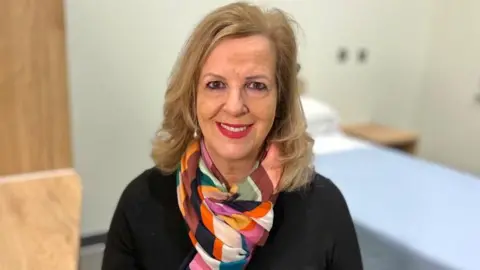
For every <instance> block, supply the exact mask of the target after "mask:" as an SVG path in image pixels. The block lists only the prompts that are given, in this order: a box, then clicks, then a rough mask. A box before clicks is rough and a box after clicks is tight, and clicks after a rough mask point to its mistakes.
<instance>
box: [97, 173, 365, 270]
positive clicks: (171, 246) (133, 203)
mask: <svg viewBox="0 0 480 270" xmlns="http://www.w3.org/2000/svg"><path fill="white" fill-rule="evenodd" d="M187 233H188V231H187V227H186V225H185V223H184V220H183V218H182V215H181V213H180V210H179V208H178V205H177V194H176V179H175V175H173V174H172V175H163V174H162V173H161V172H160V171H159V170H158V169H155V168H152V169H149V170H146V171H145V172H144V173H142V174H141V175H139V176H138V177H137V178H136V179H134V180H133V181H132V182H131V183H130V184H129V185H128V186H127V187H126V189H125V190H124V191H123V193H122V195H121V197H120V200H119V202H118V205H117V208H116V210H115V213H114V215H113V218H112V222H111V225H110V229H109V232H108V235H107V242H106V247H105V253H104V258H103V266H102V269H103V270H134V269H135V270H159V269H166V270H170V269H172V270H178V269H181V268H182V267H183V266H182V262H183V261H184V260H185V258H187V257H191V256H192V255H193V254H194V252H195V249H194V248H193V246H192V244H191V242H190V239H189V237H188V235H187ZM246 269H247V270H252V269H254V270H255V269H261V270H268V269H275V270H283V269H285V270H307V269H311V270H314V269H315V270H317V269H325V270H327V269H328V270H361V269H363V267H362V260H361V257H360V250H359V245H358V241H357V236H356V233H355V228H354V226H353V222H352V219H351V216H350V213H349V210H348V207H347V204H346V202H345V200H344V197H343V196H342V194H341V192H340V191H339V189H338V188H337V187H336V186H335V185H334V184H333V183H332V182H331V181H330V180H329V179H326V178H324V177H323V176H321V175H319V174H316V175H315V177H314V180H313V181H312V183H311V185H309V186H308V187H307V188H304V189H301V190H298V191H295V192H290V193H286V192H285V193H280V194H279V196H278V199H277V201H276V204H275V206H274V222H273V227H272V229H271V231H270V235H269V237H268V240H267V242H266V244H265V245H264V246H263V247H257V248H256V249H255V251H254V253H253V255H252V259H251V261H250V263H249V264H248V266H247V268H246Z"/></svg>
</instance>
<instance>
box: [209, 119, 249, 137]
mask: <svg viewBox="0 0 480 270" xmlns="http://www.w3.org/2000/svg"><path fill="white" fill-rule="evenodd" d="M216 124H217V128H218V129H219V131H220V133H222V134H223V135H224V136H225V137H227V138H230V139H240V138H243V137H245V136H247V135H248V134H249V133H250V131H251V130H252V126H253V124H230V123H223V122H216Z"/></svg>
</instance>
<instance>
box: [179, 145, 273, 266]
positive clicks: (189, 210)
mask: <svg viewBox="0 0 480 270" xmlns="http://www.w3.org/2000/svg"><path fill="white" fill-rule="evenodd" d="M281 174H282V167H281V166H280V163H279V162H278V149H277V148H276V147H275V146H274V145H272V146H270V147H269V149H268V150H267V152H266V155H265V157H264V158H263V160H261V161H260V162H259V163H258V164H257V165H256V166H255V168H254V169H253V171H252V172H251V174H250V175H249V176H247V177H246V179H245V180H244V181H242V182H239V183H238V184H234V185H231V186H230V185H228V184H227V183H226V182H225V181H224V180H223V179H222V177H221V174H220V172H219V171H218V170H217V168H216V167H215V165H214V163H213V161H212V159H211V158H210V156H209V154H208V151H207V150H206V148H205V145H204V143H203V141H199V140H195V141H193V142H192V143H191V144H190V145H189V146H188V147H187V150H186V151H185V153H184V155H183V156H182V158H181V162H180V168H179V169H178V172H177V198H178V204H179V208H180V211H181V213H182V215H183V218H184V219H185V222H186V223H187V226H188V228H189V236H190V240H191V241H192V244H193V246H194V247H195V249H196V254H195V256H194V258H193V259H192V260H191V261H190V262H189V263H188V265H189V269H202V270H203V269H244V268H245V267H246V265H247V264H248V262H249V260H250V258H251V255H252V252H253V250H254V249H255V247H256V246H261V245H263V244H264V243H265V242H266V240H267V238H268V234H269V232H270V229H271V228H272V225H273V216H274V213H273V205H274V202H275V199H276V197H277V192H276V189H277V186H278V183H279V181H280V178H281Z"/></svg>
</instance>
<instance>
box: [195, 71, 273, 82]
mask: <svg viewBox="0 0 480 270" xmlns="http://www.w3.org/2000/svg"><path fill="white" fill-rule="evenodd" d="M209 76H210V77H214V78H218V79H221V80H224V81H225V80H226V79H225V77H223V76H221V75H218V74H215V73H211V72H208V73H206V74H205V75H203V78H205V77H209ZM245 79H247V80H248V81H251V80H257V79H265V80H268V81H270V78H269V77H268V76H266V75H253V76H248V77H246V78H245Z"/></svg>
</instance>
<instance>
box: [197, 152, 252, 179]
mask: <svg viewBox="0 0 480 270" xmlns="http://www.w3.org/2000/svg"><path fill="white" fill-rule="evenodd" d="M205 147H206V148H207V149H206V150H207V151H208V154H209V156H210V158H211V159H212V161H213V163H214V164H215V167H216V168H217V169H218V171H219V172H220V174H221V175H222V176H223V178H224V179H225V181H227V183H229V184H234V183H238V182H240V181H242V180H243V179H245V177H247V176H248V175H249V174H250V173H251V172H252V170H253V167H254V166H255V162H256V161H257V159H256V157H257V155H256V154H253V155H251V156H250V157H247V158H244V159H239V160H226V159H224V158H222V157H220V156H219V155H217V153H216V152H215V151H211V150H210V149H209V147H208V146H207V145H205Z"/></svg>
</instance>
